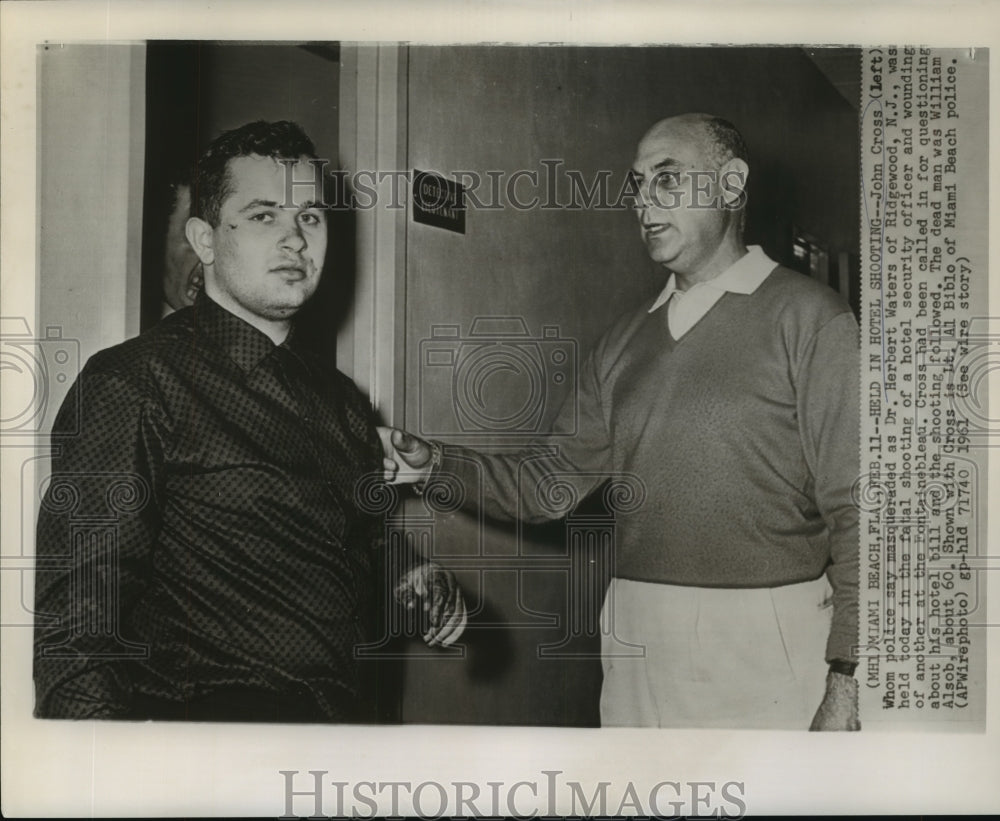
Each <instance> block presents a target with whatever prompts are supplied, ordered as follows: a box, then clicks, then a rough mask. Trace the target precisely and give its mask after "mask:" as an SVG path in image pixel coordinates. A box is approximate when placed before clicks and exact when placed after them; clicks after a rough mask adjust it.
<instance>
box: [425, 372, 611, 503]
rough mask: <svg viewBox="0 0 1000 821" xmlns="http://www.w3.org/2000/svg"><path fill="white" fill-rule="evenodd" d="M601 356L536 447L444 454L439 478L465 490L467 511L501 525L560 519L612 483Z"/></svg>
mask: <svg viewBox="0 0 1000 821" xmlns="http://www.w3.org/2000/svg"><path fill="white" fill-rule="evenodd" d="M598 356H599V354H598V353H597V352H591V354H590V355H588V357H587V358H586V360H585V361H584V363H583V365H582V367H581V369H580V378H579V381H578V389H577V391H576V392H571V393H570V394H569V395H568V396H567V397H566V399H565V401H564V402H563V404H562V407H561V408H560V410H559V413H558V414H557V416H556V418H555V420H554V422H553V424H552V428H551V432H550V433H548V434H546V435H544V436H542V437H540V438H538V439H536V440H535V441H534V442H533V443H532V444H531V445H529V446H527V447H524V448H520V449H517V450H516V451H514V452H510V451H508V452H497V453H484V452H482V451H477V450H471V449H469V448H464V447H458V446H454V445H449V446H446V447H445V448H443V454H444V459H443V460H442V464H441V468H440V470H439V472H438V474H437V478H438V479H440V480H442V481H445V482H456V483H457V484H458V485H459V486H460V487H461V489H462V492H463V496H464V505H463V506H464V508H465V509H466V510H468V511H482V512H483V513H485V514H486V515H487V516H490V517H491V518H494V519H499V520H501V521H514V520H521V521H525V522H532V523H537V522H543V521H547V520H552V519H559V518H561V517H563V516H565V515H567V514H568V513H570V512H571V511H572V509H573V508H574V507H575V506H576V504H577V503H578V502H579V501H581V500H582V499H583V498H584V497H585V496H586V495H587V494H588V493H590V492H591V491H592V490H594V488H596V487H597V486H598V485H599V484H601V482H602V481H604V479H606V478H608V475H609V472H610V464H611V445H610V437H609V433H608V425H607V421H606V415H605V408H604V406H603V403H602V397H601V381H600V378H599V376H598V372H597V369H598V361H599V359H598Z"/></svg>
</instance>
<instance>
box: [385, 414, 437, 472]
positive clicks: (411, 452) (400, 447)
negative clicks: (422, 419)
mask: <svg viewBox="0 0 1000 821" xmlns="http://www.w3.org/2000/svg"><path fill="white" fill-rule="evenodd" d="M378 435H379V438H380V439H381V440H382V451H383V459H382V470H383V478H384V479H385V481H387V482H390V483H392V484H394V485H412V484H416V483H417V482H422V481H424V480H425V479H427V477H428V476H430V473H431V468H432V466H433V465H432V461H433V456H434V452H433V450H432V449H431V446H430V445H429V444H428V443H427V442H425V441H424V440H423V439H420V438H418V437H416V436H413V435H412V434H409V433H407V432H406V431H402V430H399V429H398V428H386V427H381V426H379V428H378Z"/></svg>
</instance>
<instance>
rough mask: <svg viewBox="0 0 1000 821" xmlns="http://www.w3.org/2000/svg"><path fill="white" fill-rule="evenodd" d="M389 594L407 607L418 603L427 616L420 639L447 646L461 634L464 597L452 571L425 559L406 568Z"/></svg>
mask: <svg viewBox="0 0 1000 821" xmlns="http://www.w3.org/2000/svg"><path fill="white" fill-rule="evenodd" d="M393 595H394V596H395V597H396V601H398V602H399V603H400V604H401V605H403V607H405V608H406V609H407V610H415V609H416V608H417V606H418V605H421V606H422V607H423V610H424V614H425V616H426V617H427V620H428V624H429V626H428V628H427V631H426V632H425V633H424V635H423V639H424V641H425V642H427V644H428V645H430V646H431V647H434V646H435V645H438V644H440V645H443V646H445V647H447V646H448V645H449V644H452V643H453V642H454V641H456V640H457V639H458V637H459V636H461V635H462V631H463V630H465V625H466V622H467V621H468V613H467V611H466V609H465V599H464V598H463V597H462V591H461V590H460V589H459V587H458V582H457V581H456V580H455V576H454V574H453V573H452V572H451V571H450V570H445V569H444V568H443V567H441V566H440V565H438V564H435V563H434V562H425V563H423V564H420V565H418V566H417V567H415V568H413V569H412V570H410V571H409V572H407V573H406V574H405V575H404V576H403V577H402V578H401V579H400V580H399V583H398V584H397V585H396V588H395V589H394V590H393Z"/></svg>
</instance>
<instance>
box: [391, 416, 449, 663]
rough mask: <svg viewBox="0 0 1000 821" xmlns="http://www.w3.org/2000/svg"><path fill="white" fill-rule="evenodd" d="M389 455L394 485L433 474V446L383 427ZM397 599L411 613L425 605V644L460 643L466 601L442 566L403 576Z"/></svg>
mask: <svg viewBox="0 0 1000 821" xmlns="http://www.w3.org/2000/svg"><path fill="white" fill-rule="evenodd" d="M378 434H379V438H380V439H381V440H382V449H383V451H384V454H385V458H384V459H383V463H382V469H383V478H384V479H385V481H387V482H390V483H391V484H397V485H398V484H413V483H415V482H419V481H422V480H423V479H426V478H427V475H429V474H430V469H431V461H432V456H433V451H432V450H431V446H430V445H428V444H427V443H426V442H424V441H423V440H422V439H418V438H417V437H415V436H410V435H409V434H407V433H404V432H403V431H401V430H396V429H394V428H385V427H380V428H379V429H378ZM393 596H394V597H395V599H396V601H398V602H399V603H400V604H401V605H402V606H403V607H405V608H406V609H407V610H416V608H417V607H418V606H422V607H423V610H424V612H425V614H426V615H427V619H428V622H427V624H428V627H427V630H426V631H425V632H424V634H423V639H424V641H425V642H426V643H427V644H428V645H430V646H431V647H434V646H435V645H442V646H444V647H447V646H448V645H450V644H452V643H454V642H455V641H457V640H458V638H459V636H461V635H462V632H463V631H464V630H465V625H466V623H467V622H468V611H467V610H466V607H465V599H464V598H463V597H462V591H461V589H460V588H459V586H458V582H457V581H456V579H455V575H454V574H453V573H452V572H451V571H450V570H447V569H445V568H443V567H441V566H440V565H439V564H436V563H434V562H424V563H422V564H419V565H417V566H416V567H414V568H413V569H412V570H410V571H408V572H407V573H405V574H403V576H402V578H401V579H400V580H399V583H398V584H397V585H396V587H395V589H394V590H393Z"/></svg>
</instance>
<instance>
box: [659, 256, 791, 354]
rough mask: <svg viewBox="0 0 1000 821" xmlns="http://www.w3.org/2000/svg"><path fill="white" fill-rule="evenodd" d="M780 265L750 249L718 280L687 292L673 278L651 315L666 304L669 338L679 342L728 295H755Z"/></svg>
mask: <svg viewBox="0 0 1000 821" xmlns="http://www.w3.org/2000/svg"><path fill="white" fill-rule="evenodd" d="M777 265H778V263H776V262H775V261H774V260H772V259H769V258H768V256H767V254H765V253H764V251H763V249H762V248H761V247H760V246H759V245H751V246H750V247H749V248H748V249H747V253H746V254H744V255H743V256H742V257H740V258H739V259H738V260H736V262H734V263H733V264H732V265H730V266H729V267H728V268H727V269H726V270H725V271H723V272H722V273H721V274H719V275H718V276H717V277H715V278H714V279H710V280H708V281H707V282H699V283H697V284H695V285H693V286H692V287H691V288H689V289H688V290H686V291H681V290H678V288H677V276H676V274H671V275H670V279H668V280H667V286H666V287H665V288H664V289H663V290H662V291H661V292H660V295H659V297H657V299H656V302H654V303H653V307H652V308H650V309H649V313H653V311H655V310H656V309H657V308H659V307H660V306H662V305H663V304H664V303H666V304H667V327H668V328H669V329H670V335H671V336H672V337H673V338H674V339H680V338H681V337H682V336H684V334H686V333H687V332H688V331H690V330H691V328H693V327H694V325H695V323H696V322H697V321H698V320H699V319H701V318H702V317H703V316H704V315H705V314H707V313H708V311H709V309H710V308H711V307H712V306H713V305H715V303H716V302H718V301H719V300H720V299H722V295H723V294H724V293H726V291H732V292H733V293H735V294H752V293H753V292H754V291H756V290H757V288H758V287H759V286H760V284H761V283H762V282H763V281H764V280H765V279H767V277H768V274H770V273H771V271H773V270H774V269H775V267H777Z"/></svg>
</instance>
